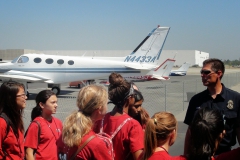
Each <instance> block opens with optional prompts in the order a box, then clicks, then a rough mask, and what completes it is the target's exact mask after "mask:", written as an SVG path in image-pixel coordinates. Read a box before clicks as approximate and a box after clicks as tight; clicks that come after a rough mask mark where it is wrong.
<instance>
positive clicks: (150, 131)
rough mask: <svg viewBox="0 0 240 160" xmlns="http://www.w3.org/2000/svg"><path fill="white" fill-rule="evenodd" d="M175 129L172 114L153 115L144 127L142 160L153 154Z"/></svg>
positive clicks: (174, 120) (175, 122) (175, 124)
mask: <svg viewBox="0 0 240 160" xmlns="http://www.w3.org/2000/svg"><path fill="white" fill-rule="evenodd" d="M176 128H177V120H176V118H175V117H174V115H173V114H172V113H169V112H158V113H155V114H154V115H153V117H152V118H151V119H149V121H148V122H147V125H146V129H145V135H144V152H143V156H142V160H147V159H148V158H149V157H150V156H151V155H152V154H153V153H154V151H155V149H156V148H157V147H158V145H163V144H164V143H165V142H166V140H167V138H168V136H169V135H170V134H171V133H172V131H173V130H174V129H175V130H176Z"/></svg>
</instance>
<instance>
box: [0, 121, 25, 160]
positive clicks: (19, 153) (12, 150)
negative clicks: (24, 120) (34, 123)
mask: <svg viewBox="0 0 240 160" xmlns="http://www.w3.org/2000/svg"><path fill="white" fill-rule="evenodd" d="M6 130H7V123H6V121H5V120H4V119H3V118H0V159H3V157H4V155H5V154H4V153H3V148H2V147H3V145H4V148H5V151H6V153H7V155H8V156H7V157H6V160H12V159H14V160H18V159H21V160H22V159H23V158H24V135H23V133H22V132H21V131H20V130H19V131H18V134H19V137H18V138H17V137H16V136H15V134H14V132H13V130H12V127H10V129H9V132H8V134H7V137H6V139H5V140H4V137H5V136H6ZM3 140H4V141H3Z"/></svg>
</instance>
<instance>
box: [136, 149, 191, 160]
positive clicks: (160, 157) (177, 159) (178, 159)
mask: <svg viewBox="0 0 240 160" xmlns="http://www.w3.org/2000/svg"><path fill="white" fill-rule="evenodd" d="M142 156H143V153H142V154H141V155H140V156H139V157H138V160H142ZM148 160H187V159H186V158H185V157H184V156H174V157H172V156H170V155H169V154H168V152H166V151H157V152H154V153H153V154H152V156H151V157H149V158H148Z"/></svg>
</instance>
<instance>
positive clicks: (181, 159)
mask: <svg viewBox="0 0 240 160" xmlns="http://www.w3.org/2000/svg"><path fill="white" fill-rule="evenodd" d="M171 160H187V157H185V156H183V155H180V156H173V157H172V158H171Z"/></svg>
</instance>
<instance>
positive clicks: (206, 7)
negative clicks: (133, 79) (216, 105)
mask: <svg viewBox="0 0 240 160" xmlns="http://www.w3.org/2000/svg"><path fill="white" fill-rule="evenodd" d="M239 17H240V1H238V0H230V1H227V0H149V1H147V0H119V1H113V0H101V1H97V0H96V1H93V0H92V1H91V0H89V1H87V0H69V1H67V0H1V1H0V49H35V50H134V49H135V47H136V46H137V45H138V44H139V43H140V42H141V41H142V40H143V39H144V38H145V37H146V35H147V34H148V33H149V32H150V31H151V30H152V29H153V28H155V27H157V25H158V24H159V25H161V26H167V27H171V29H170V32H169V35H168V37H167V40H166V43H165V46H164V48H163V49H164V50H200V51H204V52H208V53H210V57H215V58H220V59H230V60H234V59H239V58H240V31H239V30H240V18H239Z"/></svg>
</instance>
